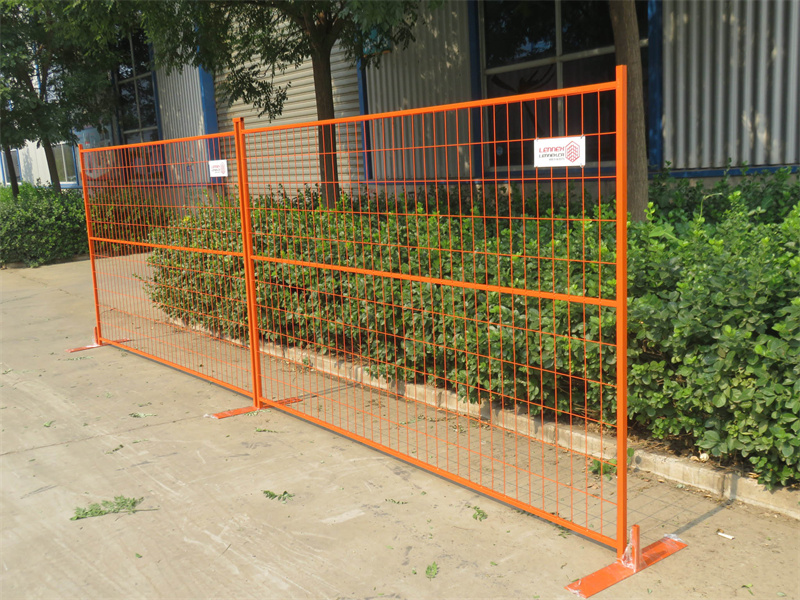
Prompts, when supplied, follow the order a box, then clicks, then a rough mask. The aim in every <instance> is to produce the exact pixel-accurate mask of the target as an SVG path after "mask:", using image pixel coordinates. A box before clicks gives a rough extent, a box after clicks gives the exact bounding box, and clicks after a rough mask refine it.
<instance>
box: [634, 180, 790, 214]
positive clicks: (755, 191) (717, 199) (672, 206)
mask: <svg viewBox="0 0 800 600" xmlns="http://www.w3.org/2000/svg"><path fill="white" fill-rule="evenodd" d="M737 191H738V192H740V194H741V201H742V202H743V205H744V207H745V208H747V209H748V210H751V211H756V212H755V213H753V215H752V216H751V221H753V222H756V223H780V222H781V221H782V220H783V219H785V218H786V216H787V215H788V214H789V212H790V211H791V210H792V208H793V207H794V205H795V204H797V201H798V199H799V198H800V178H798V176H797V174H796V173H795V174H793V173H792V169H791V168H790V167H785V168H782V169H779V170H778V171H776V172H774V173H770V172H768V171H761V172H756V173H748V170H747V168H744V170H743V176H742V177H733V176H729V175H728V173H727V172H726V174H725V176H724V177H722V179H720V180H719V181H717V182H716V183H714V185H712V186H711V187H710V188H706V187H705V185H704V183H703V180H697V181H692V180H690V179H676V178H674V177H671V176H670V172H669V169H665V170H664V171H663V172H661V173H660V174H658V175H657V176H656V177H655V178H654V179H653V181H652V182H651V184H650V193H649V200H650V202H652V203H653V204H654V206H655V210H656V214H657V215H658V216H660V217H663V218H665V219H668V220H669V221H670V222H671V223H683V222H689V221H691V220H692V219H693V218H694V216H695V215H696V214H699V215H702V217H703V218H704V219H705V222H706V223H719V222H720V221H721V220H722V219H724V218H725V214H726V212H727V210H728V207H729V202H728V199H729V198H730V196H731V194H733V193H734V192H737Z"/></svg>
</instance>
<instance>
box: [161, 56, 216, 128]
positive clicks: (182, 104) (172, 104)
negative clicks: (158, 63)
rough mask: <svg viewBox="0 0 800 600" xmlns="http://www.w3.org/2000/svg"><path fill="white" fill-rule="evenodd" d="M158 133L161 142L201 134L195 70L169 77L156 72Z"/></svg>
mask: <svg viewBox="0 0 800 600" xmlns="http://www.w3.org/2000/svg"><path fill="white" fill-rule="evenodd" d="M156 85H157V86H158V104H159V110H160V112H161V132H162V134H163V136H164V139H165V140H171V139H175V138H182V137H192V136H195V135H203V133H205V131H204V129H203V105H202V100H201V96H200V75H199V73H198V72H197V67H188V66H187V67H185V68H184V69H183V71H180V72H178V71H173V72H172V73H170V74H169V75H167V74H166V72H165V71H164V70H162V69H159V70H157V71H156Z"/></svg>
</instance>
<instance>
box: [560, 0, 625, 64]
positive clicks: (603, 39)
mask: <svg viewBox="0 0 800 600" xmlns="http://www.w3.org/2000/svg"><path fill="white" fill-rule="evenodd" d="M613 45H614V32H613V31H612V29H611V16H610V15H609V10H608V2H606V1H605V0H604V1H602V2H562V3H561V49H562V50H561V53H562V54H570V53H571V52H580V51H582V50H591V49H593V48H603V47H605V46H613Z"/></svg>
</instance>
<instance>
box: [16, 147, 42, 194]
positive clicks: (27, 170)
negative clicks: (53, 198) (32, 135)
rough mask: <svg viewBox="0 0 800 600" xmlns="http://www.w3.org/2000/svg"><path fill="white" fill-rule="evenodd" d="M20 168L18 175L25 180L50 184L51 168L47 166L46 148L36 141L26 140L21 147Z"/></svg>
mask: <svg viewBox="0 0 800 600" xmlns="http://www.w3.org/2000/svg"><path fill="white" fill-rule="evenodd" d="M19 170H20V172H19V173H18V174H17V175H19V176H20V177H22V180H23V181H26V182H28V183H33V184H37V183H41V184H42V185H50V170H49V169H48V168H47V158H46V157H45V155H44V148H41V147H39V146H37V145H36V142H25V145H24V146H23V147H21V148H20V149H19Z"/></svg>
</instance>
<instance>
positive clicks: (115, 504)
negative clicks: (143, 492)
mask: <svg viewBox="0 0 800 600" xmlns="http://www.w3.org/2000/svg"><path fill="white" fill-rule="evenodd" d="M143 501H144V498H127V497H125V496H114V500H113V501H112V500H103V501H102V502H101V503H99V504H98V503H93V504H90V505H89V506H88V507H87V508H80V507H77V508H75V516H74V517H72V518H71V519H70V521H77V520H79V519H88V518H89V517H102V516H103V515H110V514H111V513H121V512H126V513H129V514H133V513H135V512H138V511H137V510H136V507H137V506H139V505H140V504H141V503H142V502H143Z"/></svg>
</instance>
